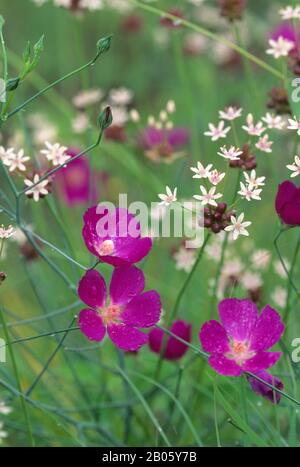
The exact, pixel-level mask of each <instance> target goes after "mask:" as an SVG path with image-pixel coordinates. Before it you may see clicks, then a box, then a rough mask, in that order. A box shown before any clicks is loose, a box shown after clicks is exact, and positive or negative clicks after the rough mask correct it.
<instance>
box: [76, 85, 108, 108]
mask: <svg viewBox="0 0 300 467" xmlns="http://www.w3.org/2000/svg"><path fill="white" fill-rule="evenodd" d="M102 97H103V91H102V90H101V89H87V90H86V91H81V92H80V93H78V94H77V95H76V96H74V97H73V99H72V102H73V104H74V105H75V107H77V108H78V109H84V108H85V107H88V106H89V105H93V104H97V103H98V102H99V101H101V99H102Z"/></svg>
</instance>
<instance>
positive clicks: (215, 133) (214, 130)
mask: <svg viewBox="0 0 300 467" xmlns="http://www.w3.org/2000/svg"><path fill="white" fill-rule="evenodd" d="M224 126H225V123H224V121H223V120H221V122H219V123H218V126H215V125H213V124H212V123H209V124H208V127H209V131H206V132H205V133H204V134H205V136H210V137H211V140H212V141H218V139H220V138H226V137H227V133H228V132H229V131H230V126H228V127H225V128H224Z"/></svg>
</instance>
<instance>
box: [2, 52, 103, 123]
mask: <svg viewBox="0 0 300 467" xmlns="http://www.w3.org/2000/svg"><path fill="white" fill-rule="evenodd" d="M106 50H108V49H106ZM106 50H103V49H101V48H99V49H98V51H97V54H96V55H95V57H94V58H92V60H90V61H89V62H87V63H85V64H84V65H82V66H80V67H78V68H76V69H75V70H73V71H71V72H70V73H67V74H66V75H64V76H62V77H61V78H58V79H56V80H55V81H53V82H52V83H50V84H49V85H48V86H46V87H45V88H43V89H41V90H40V91H38V92H37V93H36V94H34V95H33V96H31V97H29V98H28V99H27V100H26V101H25V102H23V103H22V104H20V105H19V106H18V107H16V108H15V109H14V110H12V111H11V112H9V113H8V114H7V116H6V118H10V117H12V116H13V115H15V114H16V113H18V112H20V110H22V109H24V107H26V106H27V105H28V104H30V103H31V102H32V101H34V100H35V99H37V98H38V97H40V96H41V95H43V94H44V93H45V92H47V91H48V90H49V89H51V88H53V87H55V86H57V85H58V84H60V83H62V82H63V81H65V80H66V79H69V78H71V77H72V76H74V75H76V74H77V73H80V72H81V71H84V70H85V69H86V68H89V67H90V66H93V65H94V64H95V63H96V61H97V59H98V58H99V57H100V55H101V54H102V53H103V52H104V51H106Z"/></svg>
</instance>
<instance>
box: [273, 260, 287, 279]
mask: <svg viewBox="0 0 300 467" xmlns="http://www.w3.org/2000/svg"><path fill="white" fill-rule="evenodd" d="M283 262H284V264H285V267H286V269H287V271H289V270H290V268H291V265H290V262H289V261H288V260H287V259H286V258H283ZM274 270H275V272H276V273H277V274H278V276H280V277H281V278H282V279H285V278H286V277H287V273H286V271H285V269H284V267H283V264H282V262H281V261H280V260H278V261H276V262H275V263H274Z"/></svg>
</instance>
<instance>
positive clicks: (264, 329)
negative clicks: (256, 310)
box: [251, 305, 284, 351]
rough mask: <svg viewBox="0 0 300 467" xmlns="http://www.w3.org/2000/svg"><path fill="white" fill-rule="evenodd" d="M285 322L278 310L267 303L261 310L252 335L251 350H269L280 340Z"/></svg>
mask: <svg viewBox="0 0 300 467" xmlns="http://www.w3.org/2000/svg"><path fill="white" fill-rule="evenodd" d="M283 331H284V324H283V322H282V321H281V317H280V315H279V313H277V311H275V310H273V308H271V307H270V306H269V305H267V306H266V307H265V308H264V309H263V310H262V312H261V315H260V316H259V318H258V320H257V323H256V325H255V327H254V329H253V332H252V336H251V350H255V351H257V350H267V349H270V348H271V347H272V346H273V345H274V344H276V342H278V341H279V339H280V337H281V335H282V333H283Z"/></svg>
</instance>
